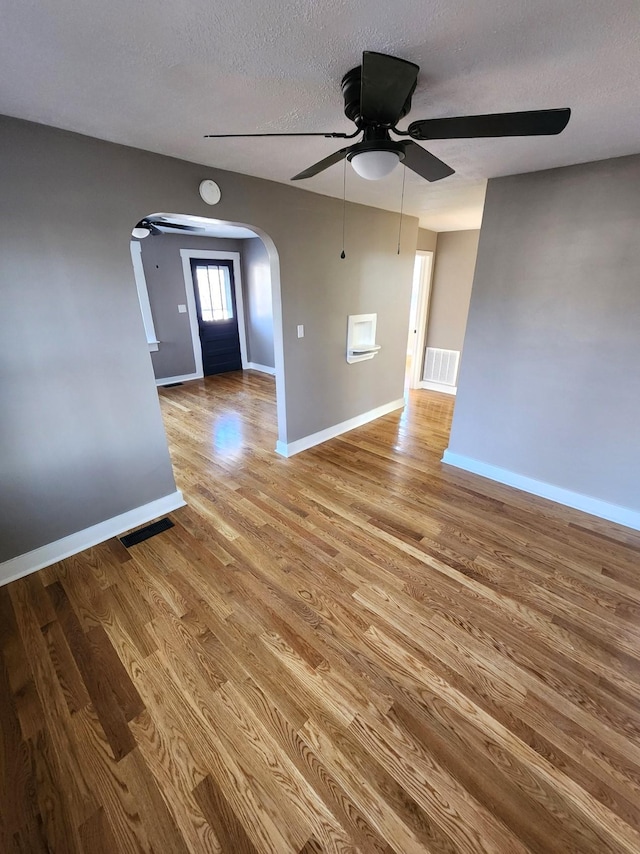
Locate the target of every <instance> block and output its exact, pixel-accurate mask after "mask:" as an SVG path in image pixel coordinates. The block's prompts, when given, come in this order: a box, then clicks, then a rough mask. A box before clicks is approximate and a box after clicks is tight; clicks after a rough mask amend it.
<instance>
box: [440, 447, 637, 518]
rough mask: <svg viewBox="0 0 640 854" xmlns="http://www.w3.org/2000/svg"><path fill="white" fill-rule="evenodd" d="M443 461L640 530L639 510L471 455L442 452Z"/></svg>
mask: <svg viewBox="0 0 640 854" xmlns="http://www.w3.org/2000/svg"><path fill="white" fill-rule="evenodd" d="M442 462H443V463H446V464H447V465H449V466H455V467H456V468H459V469H464V471H469V472H472V473H473V474H479V475H481V476H482V477H486V478H489V480H496V481H498V483H504V484H506V485H507V486H514V487H515V488H516V489H521V490H523V492H530V493H531V494H532V495H539V496H540V497H541V498H548V499H549V500H550V501H555V502H556V503H557V504H564V505H565V507H573V508H574V509H575V510H582V512H583V513H589V514H591V516H598V517H599V518H600V519H607V520H608V521H609V522H617V524H618V525H624V526H625V527H627V528H633V529H634V530H635V531H640V512H638V511H637V510H631V509H630V508H629V507H621V506H620V505H619V504H609V502H607V501H601V500H600V499H599V498H592V497H591V496H590V495H583V494H582V493H580V492H572V491H571V490H570V489H563V488H562V487H561V486H554V485H553V484H552V483H545V482H544V481H542V480H535V479H534V478H532V477H525V475H522V474H517V473H516V472H513V471H509V470H508V469H503V468H499V467H498V466H492V465H489V464H488V463H483V462H480V460H475V459H473V458H472V457H465V456H463V455H462V454H454V453H452V452H451V451H449V450H446V451H445V452H444V456H443V457H442Z"/></svg>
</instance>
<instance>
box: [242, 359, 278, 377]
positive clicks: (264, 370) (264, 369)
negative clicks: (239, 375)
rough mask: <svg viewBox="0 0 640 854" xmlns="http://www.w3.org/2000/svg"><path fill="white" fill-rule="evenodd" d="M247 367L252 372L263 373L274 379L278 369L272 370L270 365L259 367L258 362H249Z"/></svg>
mask: <svg viewBox="0 0 640 854" xmlns="http://www.w3.org/2000/svg"><path fill="white" fill-rule="evenodd" d="M246 367H247V369H248V370H250V371H261V372H262V373H263V374H270V375H271V376H272V377H275V375H276V369H275V368H270V367H269V365H259V364H258V363H257V362H247V364H246Z"/></svg>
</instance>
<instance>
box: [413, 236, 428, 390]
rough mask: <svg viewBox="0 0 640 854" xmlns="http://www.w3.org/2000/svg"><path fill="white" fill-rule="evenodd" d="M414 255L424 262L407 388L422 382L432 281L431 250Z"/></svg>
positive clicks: (416, 386) (418, 385)
mask: <svg viewBox="0 0 640 854" xmlns="http://www.w3.org/2000/svg"><path fill="white" fill-rule="evenodd" d="M416 255H419V256H420V257H422V258H423V259H424V260H423V262H422V275H421V276H420V280H419V282H418V288H419V292H418V309H417V312H416V329H417V330H418V331H417V333H416V340H415V343H414V349H413V358H412V360H411V372H410V375H409V388H420V383H421V381H422V368H423V365H424V350H425V343H426V340H427V321H428V319H429V299H430V296H431V283H432V281H433V255H434V253H433V252H432V251H431V250H428V251H427V250H423V249H418V250H417V251H416Z"/></svg>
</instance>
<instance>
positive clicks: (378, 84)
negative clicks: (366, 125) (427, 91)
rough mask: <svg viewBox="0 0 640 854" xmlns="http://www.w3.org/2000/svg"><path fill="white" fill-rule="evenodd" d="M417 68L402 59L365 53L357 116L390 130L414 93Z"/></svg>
mask: <svg viewBox="0 0 640 854" xmlns="http://www.w3.org/2000/svg"><path fill="white" fill-rule="evenodd" d="M418 71H420V68H419V66H417V65H415V64H414V63H413V62H407V61H406V60H405V59H398V58H397V57H395V56H387V55H386V54H384V53H374V52H373V51H368V50H365V52H364V53H363V54H362V78H361V84H360V86H361V88H360V115H361V117H362V118H363V119H364V120H365V121H366V122H371V123H373V124H380V125H386V126H387V127H393V126H394V125H395V124H396V122H397V121H398V120H399V119H401V118H402V116H403V115H404V112H403V108H404V106H405V104H406V102H407V99H408V98H410V97H411V95H412V94H413V90H414V89H415V88H416V81H417V79H418Z"/></svg>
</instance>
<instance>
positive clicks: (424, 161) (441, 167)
mask: <svg viewBox="0 0 640 854" xmlns="http://www.w3.org/2000/svg"><path fill="white" fill-rule="evenodd" d="M403 146H404V160H403V161H402V165H403V166H406V167H407V169H411V170H412V171H413V172H417V173H418V175H421V176H422V177H423V178H426V179H427V181H439V180H440V179H441V178H448V177H449V175H453V173H454V172H455V169H452V168H451V166H447V164H446V163H443V162H442V160H438V158H437V157H435V156H434V155H433V154H431V152H429V151H426V150H425V149H424V148H422V147H421V146H420V145H418V143H417V142H409V141H407V142H404V143H403Z"/></svg>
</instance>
